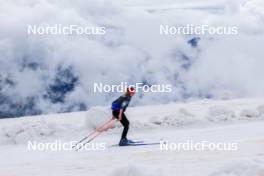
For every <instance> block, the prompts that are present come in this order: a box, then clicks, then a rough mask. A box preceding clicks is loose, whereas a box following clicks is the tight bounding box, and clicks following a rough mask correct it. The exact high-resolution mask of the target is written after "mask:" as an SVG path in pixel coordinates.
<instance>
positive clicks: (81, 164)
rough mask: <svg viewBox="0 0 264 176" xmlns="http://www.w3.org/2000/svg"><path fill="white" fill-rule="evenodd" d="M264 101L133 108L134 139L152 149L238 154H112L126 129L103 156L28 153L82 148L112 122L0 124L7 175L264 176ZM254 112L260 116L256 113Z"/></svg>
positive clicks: (97, 114)
mask: <svg viewBox="0 0 264 176" xmlns="http://www.w3.org/2000/svg"><path fill="white" fill-rule="evenodd" d="M263 105H264V99H236V100H225V101H213V100H200V101H193V102H185V103H172V104H169V105H155V106H141V107H135V108H129V109H128V110H127V116H128V118H129V120H130V122H131V128H130V131H129V138H130V139H133V140H144V141H146V142H159V141H160V140H161V139H163V140H167V141H169V142H185V141H187V140H193V141H196V142H199V141H205V140H206V141H210V142H236V143H238V150H237V151H173V150H172V151H161V150H160V148H159V147H160V146H159V145H152V146H140V147H123V148H120V147H112V146H111V145H113V144H116V143H118V141H119V137H120V133H121V131H122V129H121V128H120V125H119V124H117V125H116V128H114V129H111V130H109V131H107V132H106V133H104V134H102V135H101V136H100V137H98V138H97V139H96V140H95V141H94V142H105V143H106V150H103V151H87V150H81V151H79V152H75V151H45V152H43V151H28V150H27V141H38V142H52V141H54V140H61V141H63V142H67V141H71V140H79V139H81V138H82V137H84V136H85V135H86V134H87V133H88V132H90V131H92V129H94V128H95V127H96V126H97V125H98V124H101V123H102V122H104V121H106V120H108V119H109V118H111V112H110V110H109V109H108V108H107V107H94V108H92V109H91V110H90V111H87V112H78V113H68V114H53V115H45V116H44V115H43V116H34V117H23V118H13V119H2V120H0V121H1V123H0V156H1V160H0V175H4V176H21V175H23V176H24V175H25V176H26V175H38V176H46V175H50V176H58V175H63V176H67V175H69V176H70V175H76V176H94V175H106V176H121V175H122V176H169V175H176V176H177V175H180V176H207V175H208V176H263V174H264V170H263V166H264V164H263V163H264V128H263V126H264V115H263ZM253 112H254V113H253Z"/></svg>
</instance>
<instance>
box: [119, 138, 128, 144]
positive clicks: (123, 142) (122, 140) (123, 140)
mask: <svg viewBox="0 0 264 176" xmlns="http://www.w3.org/2000/svg"><path fill="white" fill-rule="evenodd" d="M128 144H129V142H128V140H127V139H126V138H122V139H121V140H120V142H119V146H126V145H128Z"/></svg>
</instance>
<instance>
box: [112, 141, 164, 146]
mask: <svg viewBox="0 0 264 176" xmlns="http://www.w3.org/2000/svg"><path fill="white" fill-rule="evenodd" d="M159 144H160V143H159V142H153V143H144V142H138V143H136V142H135V143H128V144H126V145H123V146H119V144H114V145H111V147H129V146H144V145H159Z"/></svg>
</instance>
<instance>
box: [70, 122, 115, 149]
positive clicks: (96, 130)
mask: <svg viewBox="0 0 264 176" xmlns="http://www.w3.org/2000/svg"><path fill="white" fill-rule="evenodd" d="M111 121H112V119H111V120H109V121H107V122H106V123H104V124H103V125H101V126H100V127H98V128H96V129H95V130H94V131H93V132H91V133H90V134H88V135H87V136H85V137H84V138H82V139H81V140H80V141H78V142H77V143H76V144H75V145H74V146H73V147H72V148H74V147H76V146H77V145H78V144H79V143H81V142H83V141H84V140H86V139H87V138H89V137H90V136H92V135H93V134H95V133H96V132H98V129H100V128H103V127H104V126H105V125H107V124H108V123H110V122H111Z"/></svg>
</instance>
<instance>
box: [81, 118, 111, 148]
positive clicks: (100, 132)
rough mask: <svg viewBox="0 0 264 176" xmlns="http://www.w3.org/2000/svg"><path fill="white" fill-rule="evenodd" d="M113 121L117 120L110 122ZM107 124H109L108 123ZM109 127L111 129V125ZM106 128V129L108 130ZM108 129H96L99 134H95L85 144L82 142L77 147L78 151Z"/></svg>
mask: <svg viewBox="0 0 264 176" xmlns="http://www.w3.org/2000/svg"><path fill="white" fill-rule="evenodd" d="M112 121H115V120H113V119H112V120H111V121H110V122H112ZM110 122H109V123H108V124H110ZM108 124H107V125H108ZM104 126H106V124H105V125H104ZM101 128H102V127H101ZM107 129H109V127H108V128H107ZM107 129H106V130H107ZM106 130H102V131H96V132H98V133H97V134H95V135H94V136H93V137H92V138H91V139H89V140H88V141H86V142H85V143H84V144H82V145H81V146H80V147H78V148H77V149H76V151H78V150H80V149H81V148H82V147H83V146H85V145H86V144H88V143H90V142H91V141H93V140H94V139H95V138H96V137H97V136H99V135H100V134H102V133H103V132H104V131H106Z"/></svg>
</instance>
